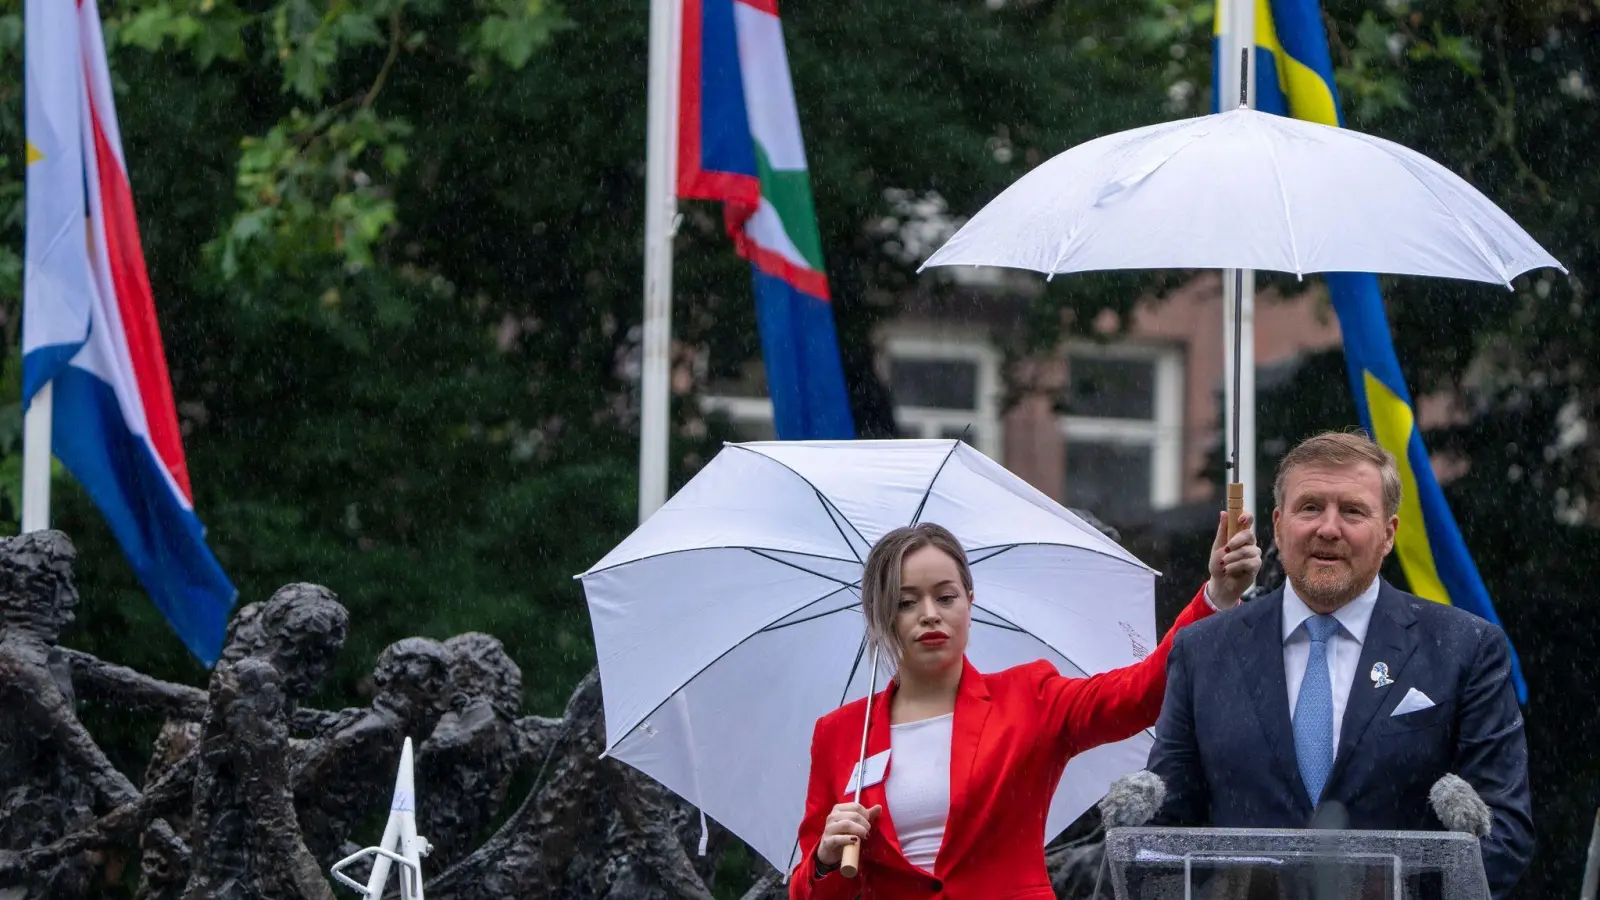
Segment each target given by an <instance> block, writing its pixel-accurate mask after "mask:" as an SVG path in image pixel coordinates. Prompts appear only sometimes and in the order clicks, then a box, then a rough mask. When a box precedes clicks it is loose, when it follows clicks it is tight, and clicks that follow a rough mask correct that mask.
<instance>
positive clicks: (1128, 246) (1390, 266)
mask: <svg viewBox="0 0 1600 900" xmlns="http://www.w3.org/2000/svg"><path fill="white" fill-rule="evenodd" d="M956 265H973V266H1002V267H1008V268H1017V269H1031V270H1033V271H1036V272H1043V273H1045V274H1047V275H1055V274H1057V273H1063V272H1087V271H1095V270H1113V269H1234V270H1235V272H1236V275H1235V277H1236V279H1237V278H1238V277H1239V275H1241V274H1242V270H1244V269H1270V270H1273V271H1278V272H1293V273H1294V274H1295V275H1304V274H1305V273H1307V272H1378V273H1389V274H1396V275H1432V276H1439V277H1445V278H1461V279H1468V280H1472V281H1486V282H1490V283H1493V284H1504V285H1506V286H1507V287H1510V284H1511V279H1513V278H1515V277H1516V276H1517V275H1520V274H1521V273H1523V272H1526V271H1528V270H1529V269H1536V268H1540V267H1543V266H1554V267H1555V268H1558V269H1561V271H1563V272H1565V271H1566V269H1565V268H1563V267H1562V266H1561V264H1560V263H1559V262H1557V261H1556V260H1555V258H1554V257H1553V256H1551V255H1550V254H1549V253H1547V252H1545V250H1544V248H1543V247H1540V246H1539V244H1538V243H1537V242H1536V241H1534V239H1533V238H1531V237H1529V236H1528V233H1527V232H1525V231H1523V230H1522V228H1521V227H1520V226H1518V225H1517V223H1516V222H1514V221H1512V219H1511V217H1510V216H1508V215H1506V214H1505V213H1504V212H1502V211H1501V210H1500V208H1499V207H1497V206H1495V205H1494V204H1493V203H1492V202H1490V201H1489V199H1488V198H1486V197H1484V196H1483V194H1481V193H1479V192H1478V191H1477V189H1475V188H1473V187H1472V185H1470V184H1468V183H1467V182H1466V181H1464V180H1462V179H1461V178H1460V177H1458V176H1457V175H1456V174H1455V173H1453V172H1451V171H1450V170H1449V169H1446V168H1445V167H1443V166H1441V165H1439V164H1438V163H1436V162H1434V161H1433V160H1430V159H1428V158H1427V157H1426V156H1423V155H1422V154H1420V153H1417V152H1416V151H1414V150H1411V149H1408V148H1406V147H1404V146H1401V145H1400V144H1396V143H1394V142H1392V141H1386V140H1383V139H1382V138H1376V137H1373V136H1371V135H1368V134H1362V133H1360V132H1357V131H1350V130H1348V129H1343V128H1333V127H1330V126H1327V125H1320V124H1317V123H1315V122H1304V121H1301V120H1299V119H1290V118H1285V117H1283V116H1275V115H1272V114H1270V113H1263V112H1258V111H1256V110H1253V109H1250V108H1248V107H1245V106H1240V107H1238V108H1235V109H1232V110H1229V111H1228V112H1224V113H1216V114H1213V115H1209V116H1199V117H1197V118H1192V119H1182V120H1179V121H1176V122H1167V123H1163V124H1160V125H1150V126H1147V127H1144V128H1135V129H1133V130H1131V131H1122V132H1118V133H1116V134H1110V135H1106V136H1105V137H1101V138H1096V139H1095V140H1092V141H1089V142H1087V143H1084V144H1080V145H1078V146H1076V147H1073V148H1072V149H1070V150H1067V151H1066V152H1064V153H1061V154H1059V155H1057V156H1055V157H1052V158H1051V159H1050V160H1048V161H1046V162H1045V163H1044V164H1043V165H1040V166H1039V167H1038V168H1036V169H1034V170H1033V171H1031V172H1029V173H1028V174H1027V175H1024V176H1023V177H1022V178H1020V179H1018V180H1017V182H1016V183H1015V184H1013V185H1011V186H1010V187H1008V188H1006V189H1005V190H1004V191H1002V192H1001V194H1000V196H998V197H996V198H994V200H992V201H990V202H989V203H988V205H986V206H984V208H983V209H981V210H979V212H978V214H977V215H975V216H973V217H972V219H971V220H970V221H969V222H967V224H966V225H964V226H962V228H961V229H960V230H958V231H957V232H956V233H955V234H954V235H953V236H951V238H950V240H949V241H948V242H946V243H945V244H944V246H942V247H940V248H939V249H938V250H936V251H935V252H934V253H933V255H932V256H930V257H928V260H927V261H926V262H924V263H923V264H922V268H927V267H929V266H956ZM919 271H920V269H919ZM1235 298H1236V299H1235V304H1236V305H1235V310H1234V366H1233V369H1234V391H1233V402H1234V408H1233V410H1232V416H1231V419H1230V421H1231V422H1232V423H1233V435H1234V438H1233V447H1234V451H1233V452H1234V455H1233V458H1232V459H1231V460H1229V468H1230V469H1231V470H1232V472H1233V475H1234V477H1233V482H1232V483H1231V484H1229V486H1228V512H1229V522H1230V528H1229V535H1230V536H1231V535H1232V533H1233V532H1234V531H1235V530H1236V529H1237V525H1236V524H1234V523H1237V521H1238V513H1239V512H1241V511H1242V510H1243V508H1244V485H1243V484H1241V483H1239V459H1238V454H1239V452H1240V448H1239V410H1238V404H1239V403H1240V402H1241V397H1240V392H1239V369H1240V366H1239V352H1240V348H1241V347H1242V346H1243V340H1242V335H1241V334H1240V330H1241V324H1240V323H1241V319H1242V311H1241V309H1240V307H1241V306H1242V303H1243V290H1242V286H1239V287H1236V293H1235Z"/></svg>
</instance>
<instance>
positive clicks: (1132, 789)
mask: <svg viewBox="0 0 1600 900" xmlns="http://www.w3.org/2000/svg"><path fill="white" fill-rule="evenodd" d="M1166 799H1167V783H1166V782H1165V781H1162V780H1161V776H1160V775H1157V774H1156V773H1154V772H1151V771H1150V770H1148V769H1141V770H1139V771H1137V772H1129V773H1128V774H1127V775H1124V776H1122V777H1121V778H1118V779H1117V780H1116V781H1113V782H1111V787H1109V788H1107V789H1106V795H1105V796H1104V797H1102V798H1100V823H1101V825H1102V826H1103V827H1104V828H1105V829H1106V830H1107V831H1109V830H1111V829H1113V828H1137V827H1139V826H1140V825H1143V824H1144V823H1146V822H1148V821H1150V820H1151V819H1153V818H1155V817H1156V813H1157V812H1159V811H1160V810H1161V803H1162V801H1164V800H1166ZM1110 862H1111V854H1109V853H1107V852H1106V847H1105V844H1104V843H1101V845H1100V865H1099V866H1097V867H1096V870H1097V874H1096V875H1095V878H1094V893H1093V894H1092V895H1090V896H1092V897H1094V898H1095V900H1099V898H1100V886H1101V885H1102V884H1103V883H1105V877H1106V866H1107V865H1108V864H1110Z"/></svg>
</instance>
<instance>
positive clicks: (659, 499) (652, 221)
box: [639, 0, 683, 522]
mask: <svg viewBox="0 0 1600 900" xmlns="http://www.w3.org/2000/svg"><path fill="white" fill-rule="evenodd" d="M682 31H683V3H682V0H651V2H650V84H649V93H650V99H649V111H648V122H649V134H648V138H647V144H646V159H645V201H644V208H645V222H644V329H643V335H642V340H643V345H642V347H641V348H640V349H641V359H640V370H639V521H640V522H643V521H644V520H645V519H648V518H649V517H650V514H651V513H654V512H655V511H656V510H657V509H660V508H661V504H663V503H665V502H667V446H668V430H669V428H670V426H671V409H670V405H669V404H670V400H671V391H670V382H671V378H672V366H671V353H672V238H673V235H674V234H676V232H677V218H678V196H677V183H676V182H677V170H678V166H677V162H678V78H679V66H678V62H679V59H680V58H681V55H682Z"/></svg>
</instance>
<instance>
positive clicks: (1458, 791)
mask: <svg viewBox="0 0 1600 900" xmlns="http://www.w3.org/2000/svg"><path fill="white" fill-rule="evenodd" d="M1428 805H1429V806H1431V807H1433V814H1434V815H1436V816H1438V817H1439V821H1440V822H1443V823H1444V827H1445V829H1446V830H1448V831H1464V832H1466V833H1467V834H1470V835H1475V836H1477V837H1480V838H1486V837H1488V836H1489V831H1490V829H1491V828H1492V827H1493V826H1494V817H1493V816H1492V815H1491V814H1490V813H1489V804H1487V803H1484V802H1483V798H1482V797H1480V796H1478V792H1477V791H1475V790H1473V789H1472V785H1470V784H1468V783H1467V782H1466V780H1465V779H1463V778H1462V777H1461V776H1459V775H1453V774H1446V775H1445V776H1444V777H1443V778H1440V779H1439V780H1438V781H1436V782H1434V783H1433V787H1432V788H1431V789H1430V790H1429V791H1428Z"/></svg>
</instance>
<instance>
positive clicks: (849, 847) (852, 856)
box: [839, 843, 861, 878]
mask: <svg viewBox="0 0 1600 900" xmlns="http://www.w3.org/2000/svg"><path fill="white" fill-rule="evenodd" d="M860 873H861V844H859V843H855V844H845V845H844V857H843V858H842V859H840V860H839V874H840V875H843V876H844V877H846V878H854V877H856V876H857V875H859V874H860Z"/></svg>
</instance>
